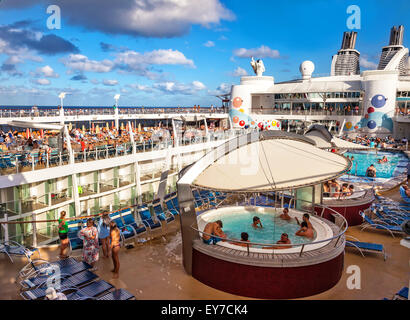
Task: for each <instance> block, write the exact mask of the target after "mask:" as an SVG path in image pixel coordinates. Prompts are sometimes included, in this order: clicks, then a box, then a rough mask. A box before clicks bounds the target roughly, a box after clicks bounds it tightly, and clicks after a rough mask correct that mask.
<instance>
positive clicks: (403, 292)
mask: <svg viewBox="0 0 410 320" xmlns="http://www.w3.org/2000/svg"><path fill="white" fill-rule="evenodd" d="M408 299H409V287H403V288H401V289H400V290H399V291H398V292H397V293H396V294H395V295H394V298H393V300H408Z"/></svg>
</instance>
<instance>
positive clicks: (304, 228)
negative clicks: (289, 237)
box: [295, 221, 315, 239]
mask: <svg viewBox="0 0 410 320" xmlns="http://www.w3.org/2000/svg"><path fill="white" fill-rule="evenodd" d="M300 227H301V228H300V229H299V230H298V231H296V233H295V235H297V236H301V237H306V238H309V239H313V237H314V236H315V234H314V233H313V229H311V228H308V224H307V223H306V222H305V221H303V222H302V223H301V224H300Z"/></svg>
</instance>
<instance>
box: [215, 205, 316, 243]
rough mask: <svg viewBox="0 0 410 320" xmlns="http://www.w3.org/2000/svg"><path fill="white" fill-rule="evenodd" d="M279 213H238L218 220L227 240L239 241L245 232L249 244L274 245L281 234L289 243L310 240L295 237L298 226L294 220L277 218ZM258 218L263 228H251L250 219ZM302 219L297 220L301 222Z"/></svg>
mask: <svg viewBox="0 0 410 320" xmlns="http://www.w3.org/2000/svg"><path fill="white" fill-rule="evenodd" d="M280 213H281V212H279V211H278V213H277V214H276V215H272V214H270V213H262V212H252V211H246V212H239V213H235V214H232V215H226V214H225V215H223V216H221V217H220V218H219V219H221V220H222V223H223V231H224V232H225V233H226V235H227V237H228V238H229V239H238V240H240V239H241V233H242V232H247V233H248V235H249V241H250V242H257V243H266V244H275V243H276V241H278V240H280V236H281V234H282V233H287V234H288V236H289V239H290V241H291V243H293V244H298V243H309V242H312V240H310V239H308V238H305V237H300V236H296V235H295V232H296V231H298V230H299V225H298V224H297V223H296V220H295V219H292V220H291V221H290V222H289V221H284V220H282V219H280V218H279V215H280ZM254 216H258V217H259V218H260V219H261V222H262V225H263V228H258V229H254V228H253V227H252V218H253V217H254ZM301 220H302V219H299V221H301Z"/></svg>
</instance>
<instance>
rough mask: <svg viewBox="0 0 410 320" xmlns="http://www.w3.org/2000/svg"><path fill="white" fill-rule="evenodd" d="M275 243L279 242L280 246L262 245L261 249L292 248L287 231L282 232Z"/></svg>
mask: <svg viewBox="0 0 410 320" xmlns="http://www.w3.org/2000/svg"><path fill="white" fill-rule="evenodd" d="M276 244H281V246H270V247H262V249H288V248H292V246H291V245H290V244H291V242H290V240H289V236H288V234H287V233H282V235H281V236H280V240H278V241H276ZM283 244H289V246H283Z"/></svg>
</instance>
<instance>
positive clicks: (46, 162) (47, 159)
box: [46, 152, 49, 168]
mask: <svg viewBox="0 0 410 320" xmlns="http://www.w3.org/2000/svg"><path fill="white" fill-rule="evenodd" d="M48 160H49V158H48V152H46V164H47V168H48V167H49V163H48Z"/></svg>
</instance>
